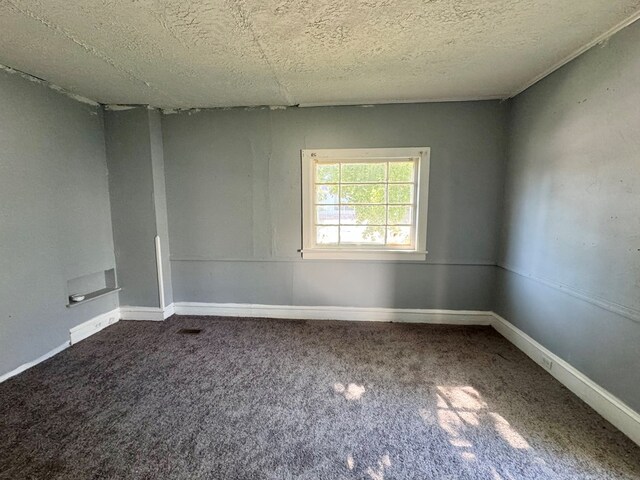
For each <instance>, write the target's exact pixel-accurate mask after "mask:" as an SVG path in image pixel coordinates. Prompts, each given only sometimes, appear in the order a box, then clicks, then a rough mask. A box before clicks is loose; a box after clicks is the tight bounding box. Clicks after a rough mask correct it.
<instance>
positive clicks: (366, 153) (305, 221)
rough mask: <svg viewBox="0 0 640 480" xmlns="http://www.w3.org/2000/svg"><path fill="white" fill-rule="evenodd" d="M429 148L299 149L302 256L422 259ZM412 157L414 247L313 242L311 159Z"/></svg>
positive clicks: (425, 247)
mask: <svg viewBox="0 0 640 480" xmlns="http://www.w3.org/2000/svg"><path fill="white" fill-rule="evenodd" d="M430 155H431V149H430V148H429V147H409V148H347V149H303V150H301V161H302V245H303V247H302V250H301V251H300V252H301V255H302V258H305V259H327V260H396V261H397V260H410V261H416V260H425V259H426V256H427V214H428V201H429V170H430V168H429V167H430ZM390 158H403V159H406V158H415V159H416V162H417V175H416V182H415V184H416V187H415V188H416V192H415V202H416V205H415V212H414V218H415V226H414V235H415V237H414V248H413V249H406V248H393V247H386V248H385V247H380V246H372V247H318V246H317V245H315V241H314V238H315V237H314V232H313V227H314V225H315V224H314V221H313V219H314V206H315V205H314V201H313V198H312V196H313V192H314V169H313V162H314V160H325V161H327V162H330V161H331V160H353V161H358V160H362V161H367V160H380V161H384V160H388V159H390Z"/></svg>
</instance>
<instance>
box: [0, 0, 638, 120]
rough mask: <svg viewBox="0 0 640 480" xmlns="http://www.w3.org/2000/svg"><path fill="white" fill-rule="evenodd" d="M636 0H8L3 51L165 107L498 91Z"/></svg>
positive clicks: (0, 33)
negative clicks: (463, 0) (252, 0)
mask: <svg viewBox="0 0 640 480" xmlns="http://www.w3.org/2000/svg"><path fill="white" fill-rule="evenodd" d="M638 9H640V0H618V1H616V2H611V1H609V0H566V1H562V2H558V1H557V0H474V1H468V2H460V1H457V0H426V1H425V0H401V1H391V0H357V1H344V0H297V1H293V0H267V1H263V2H251V1H249V0H217V1H211V0H208V1H207V0H192V1H183V0H138V1H123V0H4V1H3V2H0V63H1V64H4V65H8V66H10V67H13V68H15V69H18V70H20V71H23V72H26V73H29V74H32V75H35V76H37V77H40V78H44V79H46V80H48V81H50V82H52V83H54V84H57V85H60V86H62V87H63V88H65V89H66V90H68V91H69V92H71V93H74V94H78V95H82V96H84V97H88V98H91V99H93V100H96V101H99V102H101V103H115V104H118V103H121V104H151V105H155V106H159V107H166V108H186V107H220V106H223V107H224V106H253V105H296V104H341V103H355V104H358V103H390V102H411V101H427V100H448V99H478V98H504V97H507V96H509V95H510V94H511V93H513V92H514V91H515V90H517V89H518V88H519V87H521V86H522V85H524V84H526V83H527V82H528V81H530V80H531V79H532V78H534V77H536V76H537V75H539V74H540V73H542V72H544V71H545V70H547V69H548V68H549V67H551V66H552V65H554V64H555V63H557V62H558V61H560V60H561V59H563V58H565V57H566V56H567V55H569V54H571V53H572V52H573V51H575V50H576V49H579V48H580V47H582V46H584V45H585V44H587V43H588V42H590V41H592V40H593V39H594V38H596V37H598V36H599V35H601V34H603V33H604V32H606V31H607V30H608V29H610V28H612V27H613V26H615V25H616V24H618V23H619V22H621V21H623V20H624V19H625V18H628V17H630V16H631V15H633V14H634V13H635V12H637V11H638Z"/></svg>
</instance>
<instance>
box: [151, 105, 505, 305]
mask: <svg viewBox="0 0 640 480" xmlns="http://www.w3.org/2000/svg"><path fill="white" fill-rule="evenodd" d="M504 120H505V106H504V105H502V104H500V103H498V102H467V103H442V104H412V105H385V106H376V107H367V108H363V107H329V108H291V109H286V110H270V109H233V110H222V109H220V110H204V111H200V112H188V113H186V112H185V113H180V114H170V115H163V117H162V125H163V136H164V157H165V168H166V182H167V206H168V213H169V236H170V242H171V260H172V262H171V263H172V270H173V284H174V290H175V292H174V294H175V300H176V301H200V302H243V303H264V304H287V305H291V304H293V305H353V306H369V307H375V306H380V307H404V308H451V309H481V310H486V309H490V307H491V298H492V292H493V285H494V274H495V271H494V270H495V267H494V266H493V265H495V262H496V255H497V230H498V218H499V211H500V206H499V205H500V200H501V194H502V185H503V166H504V153H505V152H504V149H505V135H504V133H505V132H504ZM405 146H429V147H431V175H430V187H429V188H430V190H429V217H428V239H427V248H428V250H429V255H428V260H427V262H426V264H425V263H424V262H422V263H399V262H396V263H388V262H344V261H343V262H339V261H312V260H300V257H299V254H298V253H297V250H298V249H299V248H300V247H301V233H300V232H301V224H300V222H301V218H300V217H301V213H300V202H301V192H300V188H301V187H300V175H301V173H300V150H301V149H303V148H349V147H354V148H355V147H405Z"/></svg>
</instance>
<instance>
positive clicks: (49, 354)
mask: <svg viewBox="0 0 640 480" xmlns="http://www.w3.org/2000/svg"><path fill="white" fill-rule="evenodd" d="M70 346H71V343H70V342H69V341H66V342H64V343H63V344H62V345H60V346H59V347H56V348H54V349H53V350H51V351H49V352H47V353H45V354H44V355H42V356H41V357H38V358H36V359H35V360H32V361H31V362H27V363H23V364H22V365H20V366H19V367H18V368H15V369H13V370H11V371H10V372H7V373H5V374H4V375H2V376H0V383H2V382H4V381H5V380H8V379H10V378H11V377H15V376H16V375H18V374H19V373H22V372H24V371H25V370H27V369H29V368H31V367H35V366H36V365H37V364H39V363H41V362H44V361H45V360H47V359H48V358H51V357H53V356H54V355H56V354H58V353H60V352H61V351H63V350H65V349H67V348H69V347H70Z"/></svg>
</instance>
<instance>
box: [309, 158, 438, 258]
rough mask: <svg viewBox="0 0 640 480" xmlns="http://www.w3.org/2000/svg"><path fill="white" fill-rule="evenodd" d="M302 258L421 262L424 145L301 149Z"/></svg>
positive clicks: (426, 180)
mask: <svg viewBox="0 0 640 480" xmlns="http://www.w3.org/2000/svg"><path fill="white" fill-rule="evenodd" d="M302 182H303V183H302V211H303V215H302V216H303V218H302V222H303V248H302V257H303V258H329V259H330V258H334V259H372V260H376V259H388V260H424V259H425V258H426V254H427V252H426V240H427V198H428V195H427V193H428V186H429V148H426V147H423V148H372V149H343V150H302Z"/></svg>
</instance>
